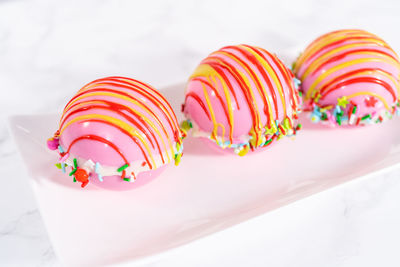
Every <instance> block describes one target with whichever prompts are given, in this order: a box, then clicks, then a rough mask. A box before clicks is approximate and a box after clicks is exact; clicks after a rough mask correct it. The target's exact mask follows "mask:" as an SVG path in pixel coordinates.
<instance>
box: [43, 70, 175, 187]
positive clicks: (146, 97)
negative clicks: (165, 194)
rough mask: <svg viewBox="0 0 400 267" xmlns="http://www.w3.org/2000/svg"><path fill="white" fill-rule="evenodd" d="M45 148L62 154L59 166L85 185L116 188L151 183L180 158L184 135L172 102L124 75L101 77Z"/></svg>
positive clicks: (79, 96)
mask: <svg viewBox="0 0 400 267" xmlns="http://www.w3.org/2000/svg"><path fill="white" fill-rule="evenodd" d="M47 145H48V147H49V148H50V149H52V150H56V151H57V152H58V154H59V157H60V158H59V162H58V163H57V164H56V165H57V167H59V168H60V169H62V171H63V172H64V173H67V174H69V175H70V176H72V177H73V180H74V181H78V182H80V183H81V186H82V187H85V186H86V185H87V184H88V183H93V184H95V185H97V186H100V187H104V188H107V189H115V190H124V189H128V188H131V187H133V185H134V184H135V186H138V185H140V184H143V183H146V182H148V181H149V180H151V179H152V178H154V177H155V176H157V175H158V174H159V172H160V171H161V170H162V169H163V168H164V167H165V166H166V165H167V164H168V163H171V162H175V164H178V163H179V161H180V158H181V155H182V135H181V132H180V129H179V124H178V122H177V119H176V116H175V113H174V111H173V110H172V108H171V106H170V105H169V103H168V101H167V100H166V99H165V98H164V97H163V96H162V95H161V94H160V93H159V92H158V91H157V90H156V89H154V88H153V87H151V86H149V85H147V84H145V83H143V82H140V81H138V80H134V79H130V78H125V77H108V78H103V79H98V80H95V81H93V82H90V83H88V84H87V85H85V86H84V87H83V88H82V89H80V90H79V91H78V92H77V93H76V95H75V96H74V97H73V98H72V99H71V100H70V101H69V102H68V103H67V105H66V106H65V108H64V111H63V114H62V116H61V119H60V123H59V128H58V130H57V131H56V133H55V134H54V136H53V137H51V138H50V139H49V140H48V141H47ZM136 180H137V182H135V181H136ZM129 182H135V183H129Z"/></svg>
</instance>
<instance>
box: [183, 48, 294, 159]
mask: <svg viewBox="0 0 400 267" xmlns="http://www.w3.org/2000/svg"><path fill="white" fill-rule="evenodd" d="M299 100H300V99H299V95H298V91H297V86H296V84H295V81H294V76H293V74H292V73H291V71H290V70H289V69H288V68H286V67H285V65H284V64H283V63H282V62H281V61H280V60H279V59H278V58H277V57H276V56H275V55H274V54H271V53H270V52H268V51H266V50H264V49H262V48H259V47H254V46H249V45H235V46H226V47H224V48H222V49H220V50H218V51H216V52H214V53H211V54H210V55H209V56H208V57H206V58H205V59H204V60H203V61H201V63H200V65H199V66H198V67H197V69H196V70H195V71H194V73H193V74H192V76H191V77H190V78H189V81H188V83H187V87H186V92H185V103H184V104H183V106H182V109H183V112H184V114H185V116H186V118H187V120H185V121H184V122H183V123H182V124H181V128H182V131H183V132H184V133H185V134H186V132H188V131H189V129H191V133H192V135H193V136H196V137H202V138H207V139H210V140H211V141H212V142H213V143H215V144H216V145H218V146H219V147H220V148H223V149H227V150H228V151H230V152H232V151H233V152H235V153H236V154H238V155H240V156H243V155H245V154H247V152H248V151H254V150H256V149H259V148H264V147H267V146H269V145H271V143H273V142H274V140H277V139H280V138H282V137H283V136H288V135H293V134H295V133H296V131H297V130H298V129H299V128H300V127H301V125H298V124H297V123H296V119H297V115H298V112H299Z"/></svg>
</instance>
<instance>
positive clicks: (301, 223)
mask: <svg viewBox="0 0 400 267" xmlns="http://www.w3.org/2000/svg"><path fill="white" fill-rule="evenodd" d="M399 26H400V2H399V1H396V0H392V1H326V2H325V1H317V0H314V1H292V2H289V1H283V0H281V1H278V0H276V1H243V0H242V1H225V2H224V1H201V0H197V1H193V0H190V1H145V0H141V1H106V0H102V1H94V0H90V1H83V0H81V1H72V0H68V1H50V0H16V1H11V0H0V92H1V94H0V116H1V119H4V118H5V117H7V116H8V115H11V114H16V113H24V114H33V113H43V112H49V111H58V112H59V111H60V109H61V108H62V107H63V105H64V104H65V103H66V101H67V100H68V98H69V97H71V96H72V95H73V94H74V92H75V91H77V90H78V89H79V87H80V86H82V85H83V84H85V83H86V82H89V81H91V80H93V79H95V78H99V77H103V76H109V75H122V76H128V77H132V78H136V79H139V80H143V81H145V82H148V83H150V84H152V85H154V86H155V87H157V88H161V87H162V86H166V85H170V84H173V83H177V82H182V81H184V80H185V79H186V78H187V77H188V76H189V75H190V74H191V72H192V71H193V69H194V68H195V66H196V65H197V64H198V62H199V61H200V60H201V59H202V58H203V57H205V56H206V55H207V54H208V53H210V52H212V51H213V50H216V49H218V48H220V47H222V46H224V45H229V44H239V43H247V44H253V45H258V46H262V47H264V48H266V49H268V50H270V51H272V52H275V53H277V54H278V55H279V56H280V57H281V58H282V59H283V60H284V61H286V63H287V64H290V63H291V60H293V59H294V57H295V56H296V55H297V53H299V52H300V51H301V49H302V48H304V47H305V46H306V45H307V43H309V42H310V41H312V40H313V39H314V38H316V37H317V36H318V35H320V34H323V33H325V32H327V31H331V30H335V29H340V28H362V29H366V30H368V31H371V32H373V33H375V34H378V35H380V36H381V37H382V38H383V39H385V40H386V41H387V42H388V43H389V44H390V45H391V46H392V47H393V48H394V49H395V50H396V51H398V52H400V34H399ZM26 175H27V174H26V173H25V172H24V170H23V165H22V162H21V161H20V158H19V157H18V155H17V151H16V149H15V147H14V145H13V143H12V141H11V139H10V136H9V134H8V132H7V129H6V126H5V122H4V120H2V121H1V122H0V179H1V186H0V212H1V213H0V266H53V265H57V260H56V258H55V256H54V254H53V251H52V248H51V244H50V243H49V240H48V237H47V234H46V232H45V229H44V226H43V223H42V221H41V218H40V215H39V213H38V211H37V208H36V204H35V202H34V198H33V196H32V193H31V191H30V188H29V186H28V185H27V182H26ZM399 176H400V171H396V172H393V173H391V174H388V175H385V176H377V177H373V178H370V179H368V180H365V181H361V182H359V183H356V184H355V183H352V184H350V185H348V186H345V187H340V188H336V189H333V190H330V191H328V192H324V193H322V194H320V195H318V196H316V197H314V198H313V197H312V198H309V199H306V200H304V201H300V202H298V203H295V204H294V205H291V206H289V207H286V208H283V209H281V210H279V211H277V212H275V214H274V217H273V218H274V219H273V220H277V221H276V222H275V223H276V225H280V227H279V228H278V229H277V230H276V231H277V232H276V234H277V236H278V237H279V236H282V237H285V238H282V239H283V240H286V241H288V240H291V241H292V242H291V243H290V244H289V243H282V244H280V245H281V246H282V249H281V251H282V253H281V254H279V255H271V260H270V262H268V263H267V262H266V263H265V266H267V265H270V266H363V267H366V266H385V267H388V266H400V254H399V253H398V251H399V249H400V241H399V240H400V204H399V203H400V182H399V180H400V177H399ZM311 211H312V212H311ZM280 216H282V217H280ZM291 217H292V218H293V220H290V221H287V220H286V219H287V218H291ZM279 218H285V221H284V222H280V221H279ZM265 250H266V252H267V250H268V248H265ZM255 261H256V259H254V258H252V257H250V256H249V263H248V264H244V262H241V263H240V264H238V266H251V263H250V262H253V263H254V262H255ZM258 264H259V265H260V266H264V263H258Z"/></svg>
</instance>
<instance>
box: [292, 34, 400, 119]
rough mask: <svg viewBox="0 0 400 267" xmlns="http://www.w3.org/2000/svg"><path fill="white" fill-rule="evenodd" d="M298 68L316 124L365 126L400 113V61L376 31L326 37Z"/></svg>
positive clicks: (299, 61) (304, 56) (312, 47)
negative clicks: (375, 33) (374, 32)
mask: <svg viewBox="0 0 400 267" xmlns="http://www.w3.org/2000/svg"><path fill="white" fill-rule="evenodd" d="M293 70H294V73H295V74H296V77H297V78H298V79H299V80H300V81H301V89H300V90H301V92H302V93H303V98H304V105H305V108H304V109H305V110H308V111H311V119H312V121H313V122H323V123H326V124H329V125H332V126H337V125H365V124H371V123H381V122H382V121H384V120H387V119H390V118H392V116H393V115H394V114H396V113H399V95H400V94H399V92H400V91H399V90H400V88H399V77H400V76H399V75H400V62H399V57H398V56H397V54H396V53H395V52H394V51H393V50H392V48H390V46H389V45H388V44H387V43H386V42H385V41H383V40H382V39H381V38H379V37H378V36H376V35H374V34H372V33H369V32H366V31H363V30H339V31H334V32H330V33H327V34H325V35H322V36H321V37H319V38H317V39H316V40H314V41H313V42H312V43H311V44H310V45H309V46H308V47H307V48H306V49H305V51H304V52H303V53H302V54H301V55H300V56H299V58H298V59H297V61H296V62H295V63H294V65H293Z"/></svg>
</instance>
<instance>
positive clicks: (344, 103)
mask: <svg viewBox="0 0 400 267" xmlns="http://www.w3.org/2000/svg"><path fill="white" fill-rule="evenodd" d="M337 103H338V106H341V107H344V108H345V107H346V106H347V104H349V103H350V102H349V100H348V99H347V97H346V96H342V97H339V98H338V100H337Z"/></svg>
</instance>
